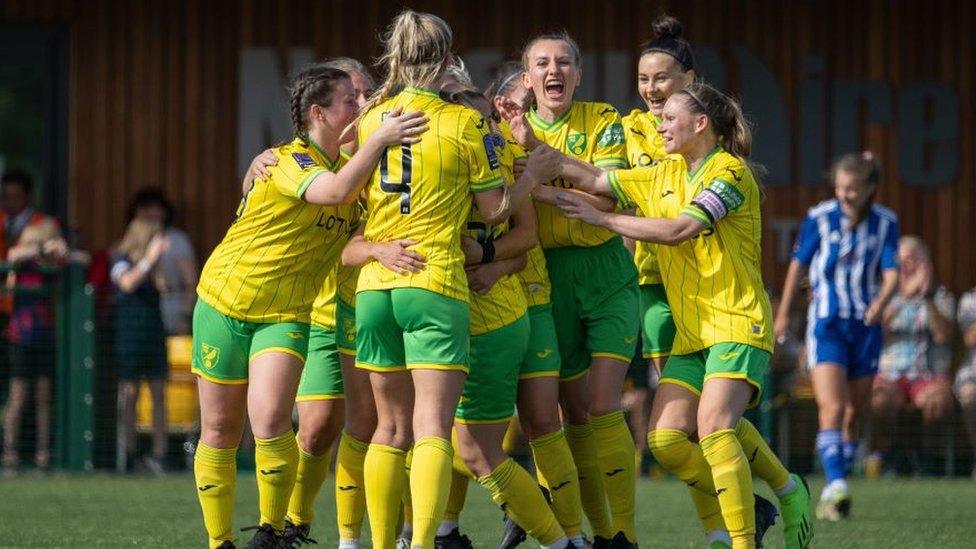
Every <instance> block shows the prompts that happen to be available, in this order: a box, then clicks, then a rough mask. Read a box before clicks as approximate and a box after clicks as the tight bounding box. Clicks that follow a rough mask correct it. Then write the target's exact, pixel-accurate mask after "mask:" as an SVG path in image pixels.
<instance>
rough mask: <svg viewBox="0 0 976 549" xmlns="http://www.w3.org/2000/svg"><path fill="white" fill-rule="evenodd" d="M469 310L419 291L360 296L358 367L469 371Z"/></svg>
mask: <svg viewBox="0 0 976 549" xmlns="http://www.w3.org/2000/svg"><path fill="white" fill-rule="evenodd" d="M469 316H470V315H469V308H468V304H467V303H466V302H464V301H460V300H457V299H453V298H450V297H447V296H444V295H441V294H438V293H435V292H431V291H429V290H423V289H420V288H394V289H391V290H364V291H362V292H359V293H358V294H356V366H357V367H359V368H362V369H364V370H370V371H375V372H393V371H397V370H403V369H416V368H426V369H435V370H461V371H465V372H466V371H468V337H469V336H468V326H469Z"/></svg>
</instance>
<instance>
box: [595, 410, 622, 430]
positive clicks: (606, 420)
mask: <svg viewBox="0 0 976 549" xmlns="http://www.w3.org/2000/svg"><path fill="white" fill-rule="evenodd" d="M620 423H623V424H626V423H627V420H626V419H624V413H623V411H622V410H617V411H615V412H610V413H609V414H603V415H600V416H590V425H592V426H593V428H594V429H606V428H607V427H613V426H615V425H617V424H620Z"/></svg>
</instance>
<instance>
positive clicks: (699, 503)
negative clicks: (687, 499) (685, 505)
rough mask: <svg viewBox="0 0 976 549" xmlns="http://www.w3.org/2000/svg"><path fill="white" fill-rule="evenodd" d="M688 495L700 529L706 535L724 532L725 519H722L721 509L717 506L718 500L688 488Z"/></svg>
mask: <svg viewBox="0 0 976 549" xmlns="http://www.w3.org/2000/svg"><path fill="white" fill-rule="evenodd" d="M688 495H690V496H691V503H693V504H694V505H695V512H696V513H697V514H698V520H699V521H701V525H702V529H703V530H704V531H705V532H706V533H708V532H714V531H715V530H726V528H725V519H724V518H722V508H721V507H720V506H719V504H718V498H716V497H715V496H710V495H708V494H706V493H704V492H702V491H700V490H695V489H694V488H688Z"/></svg>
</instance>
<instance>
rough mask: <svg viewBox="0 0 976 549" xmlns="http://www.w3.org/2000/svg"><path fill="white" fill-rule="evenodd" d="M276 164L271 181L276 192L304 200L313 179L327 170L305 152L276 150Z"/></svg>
mask: <svg viewBox="0 0 976 549" xmlns="http://www.w3.org/2000/svg"><path fill="white" fill-rule="evenodd" d="M277 154H278V164H277V165H276V166H275V167H274V168H273V170H272V172H271V173H272V175H271V180H272V182H273V183H274V185H275V188H277V189H278V192H280V193H281V194H283V195H285V196H291V197H294V198H299V199H302V200H304V198H305V191H306V190H308V186H309V185H311V184H312V181H314V180H315V177H316V176H318V175H319V174H321V173H324V172H326V171H328V170H326V169H325V168H323V167H322V166H320V165H319V164H318V163H317V162H315V160H314V159H313V158H312V157H311V155H309V154H308V153H307V152H300V151H294V150H291V151H290V150H288V149H284V150H282V149H278V151H277Z"/></svg>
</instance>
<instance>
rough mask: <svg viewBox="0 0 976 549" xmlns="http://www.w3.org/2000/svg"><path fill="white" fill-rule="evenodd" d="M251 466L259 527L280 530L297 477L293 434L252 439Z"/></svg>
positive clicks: (295, 444)
mask: <svg viewBox="0 0 976 549" xmlns="http://www.w3.org/2000/svg"><path fill="white" fill-rule="evenodd" d="M254 467H255V469H257V477H258V507H259V508H260V509H261V521H260V524H270V525H271V526H272V527H274V529H275V530H278V531H282V530H284V529H285V513H286V512H288V500H289V499H291V491H292V489H293V488H294V487H295V476H296V475H297V474H298V444H297V443H296V442H295V432H294V431H292V430H291V429H289V430H288V431H287V432H285V433H283V434H281V435H278V436H276V437H274V438H255V439H254Z"/></svg>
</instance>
